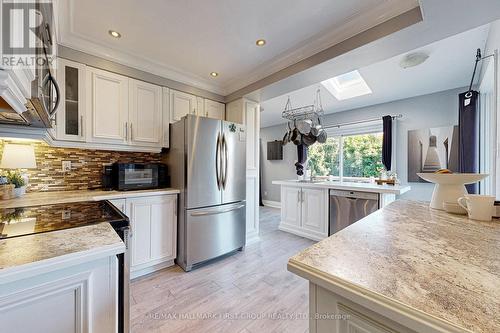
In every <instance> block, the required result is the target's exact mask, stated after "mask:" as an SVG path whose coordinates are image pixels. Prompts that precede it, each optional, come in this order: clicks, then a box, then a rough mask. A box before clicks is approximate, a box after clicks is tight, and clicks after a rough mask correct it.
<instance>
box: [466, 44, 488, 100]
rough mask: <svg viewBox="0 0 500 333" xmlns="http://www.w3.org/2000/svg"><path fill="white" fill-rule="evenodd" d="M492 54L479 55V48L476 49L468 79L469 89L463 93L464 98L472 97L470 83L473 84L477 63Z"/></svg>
mask: <svg viewBox="0 0 500 333" xmlns="http://www.w3.org/2000/svg"><path fill="white" fill-rule="evenodd" d="M493 56H494V54H490V55H487V56H484V57H483V56H482V55H481V49H477V51H476V61H475V63H474V71H473V72H472V78H471V79H470V84H469V89H468V90H467V92H466V93H465V98H471V97H472V85H473V84H474V77H475V76H476V70H477V64H478V63H479V62H480V61H481V60H484V59H487V58H489V57H493Z"/></svg>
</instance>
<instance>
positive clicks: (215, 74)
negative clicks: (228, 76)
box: [210, 72, 219, 77]
mask: <svg viewBox="0 0 500 333" xmlns="http://www.w3.org/2000/svg"><path fill="white" fill-rule="evenodd" d="M210 75H211V76H212V77H217V76H219V73H217V72H212V73H210Z"/></svg>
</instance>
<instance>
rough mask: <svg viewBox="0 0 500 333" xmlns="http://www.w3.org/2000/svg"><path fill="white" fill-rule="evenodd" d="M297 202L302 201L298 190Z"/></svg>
mask: <svg viewBox="0 0 500 333" xmlns="http://www.w3.org/2000/svg"><path fill="white" fill-rule="evenodd" d="M297 202H300V191H297Z"/></svg>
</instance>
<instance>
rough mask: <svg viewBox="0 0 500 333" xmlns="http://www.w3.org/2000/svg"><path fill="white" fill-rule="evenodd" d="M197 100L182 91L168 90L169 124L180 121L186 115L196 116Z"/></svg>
mask: <svg viewBox="0 0 500 333" xmlns="http://www.w3.org/2000/svg"><path fill="white" fill-rule="evenodd" d="M197 106H198V104H197V98H196V96H194V95H191V94H187V93H185V92H182V91H177V90H173V89H170V115H171V116H170V123H171V124H172V123H175V122H176V121H179V120H181V118H182V117H184V116H185V115H187V114H196V108H197Z"/></svg>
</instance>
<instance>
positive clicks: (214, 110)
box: [204, 99, 226, 120]
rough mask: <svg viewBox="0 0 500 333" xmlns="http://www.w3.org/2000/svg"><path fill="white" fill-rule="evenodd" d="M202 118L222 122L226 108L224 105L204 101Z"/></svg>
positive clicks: (207, 100)
mask: <svg viewBox="0 0 500 333" xmlns="http://www.w3.org/2000/svg"><path fill="white" fill-rule="evenodd" d="M204 112H205V114H204V116H205V117H208V118H215V119H220V120H224V119H225V116H226V106H225V104H224V103H219V102H215V101H212V100H209V99H205V107H204Z"/></svg>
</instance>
